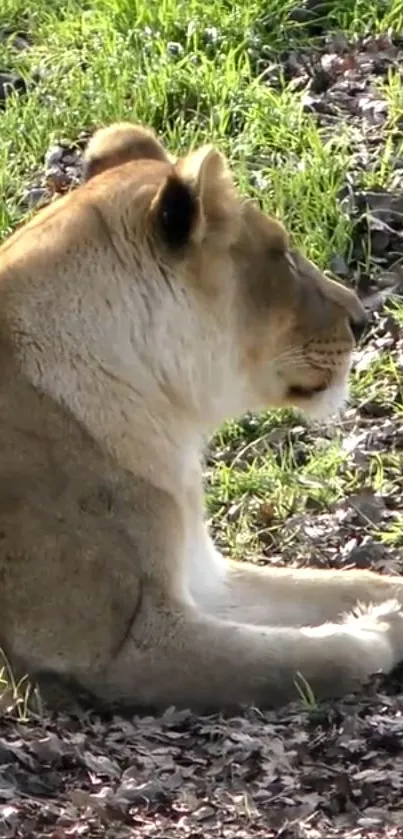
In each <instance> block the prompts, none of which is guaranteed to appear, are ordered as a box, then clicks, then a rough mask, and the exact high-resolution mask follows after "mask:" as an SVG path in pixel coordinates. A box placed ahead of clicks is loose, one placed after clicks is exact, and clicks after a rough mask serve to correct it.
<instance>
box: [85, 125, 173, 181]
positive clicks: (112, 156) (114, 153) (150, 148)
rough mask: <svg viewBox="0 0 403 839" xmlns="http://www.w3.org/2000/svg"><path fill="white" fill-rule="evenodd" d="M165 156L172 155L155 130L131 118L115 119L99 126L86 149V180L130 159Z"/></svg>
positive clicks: (165, 158)
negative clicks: (133, 121)
mask: <svg viewBox="0 0 403 839" xmlns="http://www.w3.org/2000/svg"><path fill="white" fill-rule="evenodd" d="M142 159H147V160H163V161H165V162H168V161H169V157H168V155H167V153H166V151H165V149H164V148H163V146H162V145H161V143H160V142H159V140H158V139H157V137H156V136H155V134H154V132H153V131H151V129H149V128H145V127H143V126H142V125H134V124H133V123H131V122H116V123H113V124H112V125H109V126H108V127H107V128H100V129H99V130H98V131H96V132H95V134H94V135H93V136H92V137H91V139H90V141H89V143H88V146H87V148H86V150H85V153H84V180H86V181H88V180H90V178H93V177H94V176H95V175H99V174H100V173H101V172H105V170H106V169H111V168H112V167H115V166H120V165H121V164H123V163H128V162H129V161H130V160H142Z"/></svg>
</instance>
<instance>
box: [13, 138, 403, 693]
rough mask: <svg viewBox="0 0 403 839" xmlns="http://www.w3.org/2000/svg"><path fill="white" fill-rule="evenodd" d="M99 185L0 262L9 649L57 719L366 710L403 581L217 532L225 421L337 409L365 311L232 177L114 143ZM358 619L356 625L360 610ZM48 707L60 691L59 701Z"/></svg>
mask: <svg viewBox="0 0 403 839" xmlns="http://www.w3.org/2000/svg"><path fill="white" fill-rule="evenodd" d="M85 179H86V183H84V184H82V185H81V186H80V187H79V188H78V189H77V190H76V191H75V192H73V193H71V194H70V195H68V196H66V197H64V198H62V199H60V200H58V201H57V202H55V203H54V204H53V205H52V206H50V207H48V208H45V209H42V210H41V211H40V212H38V214H37V215H36V217H35V218H34V219H33V220H31V221H30V222H29V223H27V224H25V226H23V227H22V228H21V229H20V230H18V231H17V232H15V233H14V234H13V235H12V236H11V237H10V238H9V240H8V241H7V242H5V243H4V244H3V246H2V248H1V250H0V275H1V284H0V343H1V346H0V353H1V356H0V357H1V365H0V423H1V426H0V427H1V432H0V434H1V437H0V440H1V445H0V644H1V646H2V648H3V650H4V652H5V653H6V655H7V656H8V658H9V660H10V662H11V665H12V667H13V669H14V672H15V674H17V675H18V674H24V673H28V674H30V675H31V677H33V678H34V679H37V680H38V681H39V684H40V685H41V684H42V686H43V688H44V695H45V699H46V697H47V696H49V697H50V701H53V699H52V697H53V696H54V691H53V688H52V684H53V683H55V684H58V683H59V682H60V683H61V684H62V683H63V682H65V683H66V684H68V685H69V686H70V687H71V686H73V690H77V692H78V693H79V692H80V691H82V692H83V694H85V695H86V696H87V697H89V698H90V701H93V702H94V703H95V702H100V703H101V704H103V705H105V707H108V706H111V707H112V706H116V705H117V706H119V707H120V708H122V709H124V708H125V707H126V708H141V707H145V706H147V707H149V708H150V707H152V708H164V706H167V705H170V704H175V705H177V706H192V707H193V708H195V709H220V708H224V707H234V706H238V705H240V704H243V703H254V704H258V705H261V706H274V705H276V704H279V703H284V702H286V701H288V700H291V699H293V698H296V697H297V695H298V694H297V691H296V685H295V681H296V678H297V674H298V673H299V672H300V673H301V674H302V675H303V676H304V678H305V679H306V680H307V682H308V683H309V684H310V686H311V688H312V690H313V691H314V693H315V695H316V696H317V697H325V696H331V695H334V696H336V695H339V694H342V693H343V692H346V691H350V690H352V689H355V688H357V687H358V686H359V685H360V684H361V683H363V682H364V681H365V680H366V679H367V677H369V676H370V674H372V673H373V672H374V671H378V670H383V671H389V670H391V668H392V667H393V666H394V665H395V664H397V662H399V660H400V659H402V658H403V619H402V611H401V604H402V602H403V579H401V578H393V577H382V576H377V575H375V574H373V573H369V572H367V573H366V572H362V571H348V572H336V571H335V572H332V571H326V572H325V571H314V570H312V571H309V570H304V571H302V570H301V571H296V570H293V569H290V570H282V569H281V570H273V569H261V568H257V567H253V566H251V565H248V564H246V563H232V562H227V561H224V559H223V558H222V557H221V556H220V555H219V554H218V552H217V551H216V550H215V548H214V546H213V544H212V542H211V540H210V537H209V534H208V532H207V529H206V525H205V523H204V517H203V493H202V476H201V465H200V451H201V448H202V445H203V441H204V439H205V438H206V435H208V434H210V433H211V431H212V430H213V429H214V428H215V427H216V426H217V425H218V424H219V423H221V422H222V421H223V420H224V418H226V417H229V416H231V415H239V414H242V413H243V412H245V411H246V410H247V409H249V410H254V411H257V410H259V409H261V408H263V407H266V406H270V405H272V406H281V405H296V406H299V407H300V408H302V409H304V410H305V411H306V412H307V414H309V415H315V416H317V415H319V414H320V415H322V416H323V415H326V414H329V413H330V412H332V411H333V410H334V409H337V408H338V406H340V405H341V403H342V402H343V399H344V396H345V392H346V380H347V376H348V371H349V364H350V357H351V352H352V349H353V345H354V339H353V334H354V333H358V332H359V331H360V329H361V328H362V326H363V323H364V320H365V316H364V311H363V309H362V306H361V304H360V302H359V300H358V299H357V297H356V296H355V295H354V293H353V292H352V291H350V290H347V289H346V288H344V287H343V286H341V285H340V284H338V283H336V282H333V281H331V280H330V279H327V278H326V277H325V276H323V274H321V272H320V271H319V270H318V269H317V268H316V267H315V266H314V265H313V264H312V263H311V262H309V261H308V260H307V259H306V258H305V257H304V256H303V255H302V254H301V253H299V252H298V251H297V250H295V249H293V247H292V246H291V244H290V243H289V240H288V238H287V234H286V232H285V231H284V229H283V228H282V226H281V225H280V224H279V223H278V222H277V221H274V220H273V219H271V218H269V217H268V216H266V215H265V214H264V213H263V212H261V211H260V209H258V208H257V206H255V205H254V204H253V203H252V202H250V201H247V200H244V199H243V198H242V197H240V195H238V193H237V191H236V189H235V186H234V183H233V180H232V178H231V174H230V172H229V170H228V167H227V165H226V162H225V160H224V158H223V157H222V155H221V154H220V153H219V152H218V151H216V150H215V149H214V148H211V147H203V148H198V149H197V150H195V151H192V152H190V153H189V154H188V155H187V156H185V157H183V158H181V159H179V160H177V161H175V160H174V159H173V158H171V157H170V156H169V155H168V154H167V153H166V152H165V150H164V148H163V147H162V145H161V144H160V142H159V141H158V140H157V138H156V137H155V136H154V134H153V133H152V132H151V131H149V130H147V129H145V128H142V127H138V126H134V125H131V124H125V123H123V124H118V125H113V126H111V127H109V128H106V129H101V130H100V131H99V132H98V133H96V134H95V135H94V137H93V139H92V140H91V141H90V143H89V146H88V150H87V154H86V174H85ZM358 602H359V603H360V604H361V605H360V607H359V609H358V611H357V610H355V611H353V610H354V607H356V606H357V603H358ZM47 690H48V693H47Z"/></svg>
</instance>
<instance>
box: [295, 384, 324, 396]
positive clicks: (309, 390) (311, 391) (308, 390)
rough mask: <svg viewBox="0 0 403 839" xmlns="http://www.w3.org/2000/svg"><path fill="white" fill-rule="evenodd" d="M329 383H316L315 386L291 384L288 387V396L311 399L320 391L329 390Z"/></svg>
mask: <svg viewBox="0 0 403 839" xmlns="http://www.w3.org/2000/svg"><path fill="white" fill-rule="evenodd" d="M327 388H328V385H327V384H320V385H315V386H314V387H302V385H291V387H289V388H288V394H287V395H288V398H289V399H311V398H312V396H316V395H317V394H318V393H323V392H324V391H325V390H327Z"/></svg>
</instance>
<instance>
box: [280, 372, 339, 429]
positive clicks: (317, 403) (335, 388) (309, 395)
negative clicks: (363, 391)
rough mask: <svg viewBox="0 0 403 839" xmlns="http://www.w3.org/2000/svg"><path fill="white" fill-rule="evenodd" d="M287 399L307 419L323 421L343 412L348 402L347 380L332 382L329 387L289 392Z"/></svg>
mask: <svg viewBox="0 0 403 839" xmlns="http://www.w3.org/2000/svg"><path fill="white" fill-rule="evenodd" d="M293 390H294V389H293ZM287 401H288V403H289V405H290V406H292V407H294V408H297V409H298V410H300V411H301V412H302V413H303V414H304V415H305V416H306V417H307V418H308V419H309V420H312V421H316V422H324V421H326V420H329V419H331V418H332V417H335V416H340V414H342V413H343V411H344V409H345V407H346V404H347V402H348V385H347V381H342V382H337V383H333V384H331V385H330V386H329V387H325V388H320V389H319V388H317V389H315V390H312V391H304V390H303V389H301V390H299V392H298V393H297V392H294V393H290V394H289V396H288V399H287Z"/></svg>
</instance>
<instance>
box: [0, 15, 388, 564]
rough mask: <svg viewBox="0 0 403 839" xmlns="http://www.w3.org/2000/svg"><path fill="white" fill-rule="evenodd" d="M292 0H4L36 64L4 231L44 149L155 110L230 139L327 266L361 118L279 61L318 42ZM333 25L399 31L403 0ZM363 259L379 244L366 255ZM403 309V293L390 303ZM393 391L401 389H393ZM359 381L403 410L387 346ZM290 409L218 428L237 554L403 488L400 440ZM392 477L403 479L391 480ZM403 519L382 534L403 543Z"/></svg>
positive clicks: (2, 48) (20, 119) (212, 462)
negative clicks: (346, 116) (359, 447)
mask: <svg viewBox="0 0 403 839" xmlns="http://www.w3.org/2000/svg"><path fill="white" fill-rule="evenodd" d="M297 5H301V3H297V2H295V0H270V2H268V0H248V2H245V0H161V2H159V0H80V2H78V0H63V2H61V0H29V3H27V2H26V0H3V2H2V4H1V8H0V31H1V30H4V29H6V28H7V27H11V28H13V27H14V29H17V30H18V31H21V32H27V33H28V34H29V36H30V38H31V48H30V49H29V50H28V51H23V52H19V51H17V50H16V49H15V48H14V46H13V43H12V39H11V40H10V41H9V42H7V41H4V40H3V42H2V43H0V66H2V67H7V68H9V69H12V68H14V69H15V70H16V71H18V72H20V73H21V74H23V75H24V76H25V77H26V78H27V80H28V81H29V80H30V79H32V74H33V73H36V74H37V76H38V77H39V82H37V83H36V85H31V87H30V92H29V95H28V96H27V97H25V98H14V99H10V100H9V101H8V104H7V108H6V109H5V110H4V111H2V112H0V137H1V142H0V194H1V196H2V197H1V200H0V238H4V237H5V236H6V235H7V234H8V233H9V232H10V231H11V230H12V229H13V227H14V226H15V225H16V224H17V222H20V221H21V219H22V218H23V210H22V204H21V199H22V197H23V195H24V192H25V190H26V188H27V186H28V185H29V184H32V183H33V182H34V181H35V179H36V177H37V174H38V172H40V171H41V168H42V166H43V160H44V155H45V152H46V149H47V148H48V147H49V146H50V145H51V144H52V142H54V141H56V140H59V139H61V138H66V139H68V140H69V141H72V142H74V141H75V140H76V139H77V137H78V134H79V133H80V131H82V130H83V129H90V128H93V127H96V126H99V125H100V124H105V123H109V122H111V121H113V120H116V119H131V120H136V121H140V122H144V123H148V124H150V125H152V126H153V127H154V128H155V129H156V130H157V131H158V132H159V133H160V134H161V136H162V137H163V139H164V142H165V143H166V144H167V146H168V147H169V148H171V149H172V150H173V151H175V152H180V151H183V150H187V149H188V148H189V147H190V146H193V145H195V144H198V143H202V142H204V141H206V140H208V141H213V142H216V143H217V144H218V145H219V147H220V148H221V149H222V150H223V151H224V152H226V153H227V154H228V156H229V158H230V161H231V163H232V165H233V167H234V170H235V173H236V177H237V180H238V183H239V185H240V187H241V188H242V189H243V190H245V191H247V192H249V193H251V194H254V195H257V196H258V197H259V199H260V200H261V202H262V205H263V206H264V207H265V208H266V209H267V210H268V211H270V212H272V213H274V214H276V215H278V216H279V217H281V218H282V219H283V220H284V221H285V223H286V224H287V226H288V227H289V229H290V230H291V232H292V235H293V237H294V239H295V241H296V243H297V244H298V245H300V246H301V247H303V248H304V250H305V252H306V253H307V254H308V255H309V256H310V257H311V258H313V259H314V260H315V261H316V262H317V263H318V264H319V265H320V266H322V267H323V268H327V267H328V265H329V259H330V257H331V256H332V254H335V253H336V254H343V253H344V254H346V253H348V250H349V244H350V234H351V227H350V221H349V219H348V217H347V216H346V215H345V214H344V213H343V212H342V209H341V207H340V203H339V199H338V194H339V190H340V188H341V187H342V186H343V184H344V183H345V178H346V170H348V168H349V166H350V165H351V137H352V133H351V132H352V131H353V128H352V126H351V125H350V124H349V122H348V121H345V122H343V121H340V123H338V124H337V126H335V129H334V131H333V132H330V133H329V129H328V128H327V129H326V131H324V130H323V131H322V130H321V129H320V128H319V127H318V125H317V123H316V121H315V120H314V119H313V118H312V116H311V115H309V114H306V113H305V112H304V110H303V107H302V102H301V96H302V91H300V92H298V93H297V92H295V91H294V90H293V89H292V87H291V86H287V84H286V83H285V82H284V81H283V80H282V79H281V74H280V76H279V78H278V82H277V83H276V84H275V85H274V84H270V79H271V78H272V76H271V75H270V73H271V68H272V67H273V64H274V63H275V62H276V61H277V59H278V57H279V56H280V55H281V54H282V52H283V51H285V50H290V49H292V48H297V47H298V46H301V45H303V46H304V47H308V46H310V47H311V48H314V47H315V39H314V38H312V37H311V36H309V33H308V32H307V29H306V27H305V26H304V25H301V24H298V23H297V22H296V21H295V20H294V18H293V14H292V12H293V9H294V8H295V7H296V6H297ZM323 14H324V15H326V21H327V23H326V26H327V31H328V32H334V33H336V32H340V31H343V32H344V33H345V34H346V35H347V36H348V37H351V38H353V39H354V38H356V37H359V36H361V35H365V34H367V33H372V34H373V33H376V32H385V31H386V30H387V29H388V28H394V29H395V30H396V31H400V30H401V29H402V26H403V2H402V0H335V2H332V3H329V2H326V0H324V3H323ZM383 94H384V95H385V96H386V97H387V98H388V101H389V104H390V112H389V118H388V124H387V130H386V131H385V134H384V138H383V143H382V144H381V147H380V151H379V155H378V159H377V162H376V165H374V167H373V169H372V170H371V171H370V172H369V173H367V174H366V176H365V177H366V179H367V181H366V182H367V183H368V184H371V183H376V184H382V185H384V186H385V185H388V183H389V181H390V178H391V177H392V172H393V159H394V155H396V154H397V153H400V152H399V148H400V147H399V146H398V145H396V143H397V142H400V145H401V141H398V140H397V139H396V134H397V133H398V131H399V128H400V127H401V119H402V116H403V93H402V86H401V79H400V77H399V76H398V74H397V73H391V74H390V77H389V79H388V82H387V84H386V85H384V86H383ZM368 259H369V261H370V255H369V257H368ZM393 317H394V318H395V319H396V322H398V323H400V324H403V306H402V305H401V304H400V306H399V305H398V304H396V307H395V309H394V312H393ZM399 394H400V398H399ZM353 396H354V398H355V399H360V400H363V399H364V398H365V399H368V398H373V399H374V400H375V401H376V400H378V401H379V400H380V401H383V402H386V403H387V405H388V411H389V416H390V418H391V419H392V421H393V422H398V421H399V417H400V420H401V419H402V403H403V394H402V368H401V359H400V360H399V359H398V357H397V355H395V356H391V355H388V354H387V353H385V352H380V353H379V354H378V356H376V357H374V359H373V361H371V363H370V364H369V366H368V367H367V368H366V369H365V370H364V371H363V372H360V373H357V374H356V375H355V376H354V378H353ZM301 423H302V421H301V418H299V417H296V416H295V415H294V414H292V413H291V412H287V413H284V412H283V413H278V412H277V413H273V414H262V415H260V416H259V417H245V418H243V419H242V420H238V421H232V422H229V423H227V425H226V426H225V427H224V428H223V429H220V430H219V431H218V432H217V435H216V437H215V438H214V440H213V441H212V443H211V446H210V454H209V465H208V470H207V489H208V506H209V515H210V517H211V521H212V525H213V528H214V530H215V533H216V536H217V539H218V541H219V542H220V544H221V545H222V546H223V548H224V549H225V550H226V552H228V553H232V554H234V555H235V556H237V557H240V558H242V557H249V558H258V557H260V556H261V555H262V553H263V554H265V555H266V557H268V558H270V557H271V556H272V555H277V554H278V553H279V552H280V551H281V546H282V545H284V542H285V541H286V540H287V539H292V537H291V536H289V535H287V534H286V533H285V531H284V530H283V525H284V522H285V521H286V520H287V519H288V517H289V516H292V515H299V514H305V513H312V512H319V513H320V512H323V511H326V510H328V509H330V508H331V507H332V505H334V504H335V503H338V502H339V501H340V500H341V499H342V498H343V497H345V496H346V495H349V494H352V493H354V492H356V491H357V490H359V488H360V487H361V486H363V485H364V486H367V487H368V486H370V487H372V488H373V489H374V490H375V491H385V488H386V490H387V491H388V492H390V493H392V494H393V492H395V491H399V492H401V493H403V488H402V471H403V470H402V465H403V464H402V456H401V452H400V454H399V453H390V452H384V451H380V452H379V451H377V452H375V453H374V454H370V455H369V457H368V463H367V465H366V466H365V467H363V468H362V469H361V470H357V469H356V468H355V467H354V464H352V462H351V456H350V455H349V454H348V453H346V451H345V449H344V448H343V433H342V432H343V431H345V430H346V428H344V429H343V427H341V428H340V429H339V430H338V431H336V433H335V434H333V435H326V434H324V433H320V434H319V435H318V433H317V432H315V433H312V432H310V431H309V429H305V428H304V429H303V431H302V432H301V433H296V427H297V426H301ZM396 488H397V490H396ZM402 531H403V526H401V525H400V523H399V522H398V521H397V522H396V523H392V524H391V523H389V524H388V527H387V528H386V529H385V530H384V531H382V532H381V533H375V531H374V529H372V530H371V533H373V534H374V533H375V536H376V537H377V538H382V539H384V540H385V541H386V542H387V543H388V544H401V542H402V540H403V537H402Z"/></svg>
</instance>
